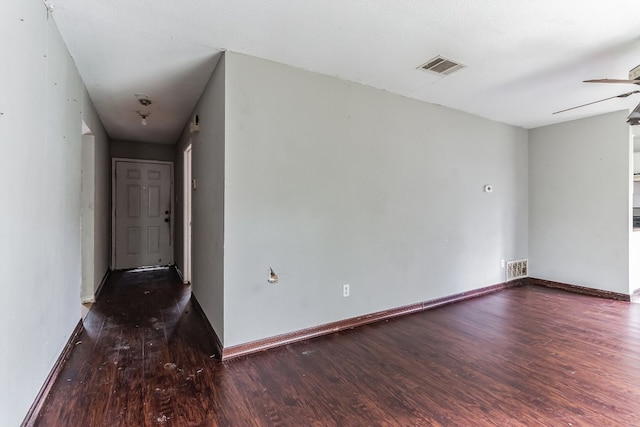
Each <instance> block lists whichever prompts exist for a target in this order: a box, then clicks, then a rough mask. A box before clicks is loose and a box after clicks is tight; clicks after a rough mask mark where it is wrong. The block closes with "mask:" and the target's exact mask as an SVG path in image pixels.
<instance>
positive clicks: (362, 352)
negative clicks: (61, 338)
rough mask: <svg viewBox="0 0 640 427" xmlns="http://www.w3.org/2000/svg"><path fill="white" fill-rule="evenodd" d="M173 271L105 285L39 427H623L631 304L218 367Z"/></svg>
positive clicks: (437, 322)
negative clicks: (533, 426) (562, 426)
mask: <svg viewBox="0 0 640 427" xmlns="http://www.w3.org/2000/svg"><path fill="white" fill-rule="evenodd" d="M190 292H191V290H190V288H189V287H188V286H184V285H183V284H182V283H181V281H180V279H179V277H178V275H177V274H176V272H175V271H174V270H172V269H161V270H151V271H141V272H115V273H113V274H111V275H110V277H109V280H108V282H107V283H106V284H105V286H104V289H103V291H102V293H101V295H100V298H99V300H98V301H97V302H96V304H94V306H93V307H92V309H91V311H90V312H89V314H88V315H87V317H86V319H85V321H84V331H83V332H82V334H81V335H80V337H79V339H78V343H77V344H76V345H75V347H74V349H73V351H72V353H71V355H70V357H69V360H68V361H67V363H66V365H65V366H64V367H63V368H62V371H61V374H60V376H59V377H58V378H57V380H56V382H55V383H54V385H53V387H52V388H51V391H50V393H49V395H48V396H47V398H46V400H45V402H44V404H43V406H42V409H41V411H40V414H39V415H38V417H37V420H36V425H38V426H67V425H68V426H95V427H99V426H149V427H152V426H153V427H155V426H257V427H261V426H322V427H325V426H467V425H469V426H485V425H486V426H532V425H536V426H559V425H564V426H631V425H638V424H640V421H639V420H640V370H639V369H637V367H638V366H640V306H638V305H636V304H631V303H626V302H621V301H611V300H604V299H598V298H593V297H589V296H584V295H578V294H571V293H568V292H565V291H562V290H558V289H550V288H543V287H535V286H524V287H515V288H509V289H506V290H503V291H501V292H497V293H493V294H489V295H485V296H482V297H479V298H475V299H471V300H467V301H462V302H459V303H455V304H450V305H446V306H442V307H438V308H435V309H431V310H428V311H425V312H422V313H414V314H411V315H407V316H404V317H401V318H396V319H390V320H387V321H383V322H379V323H374V324H370V325H366V326H362V327H359V328H355V329H353V330H345V331H341V332H338V333H335V334H332V335H328V336H324V337H319V338H315V339H311V340H307V341H302V342H299V343H295V344H290V345H287V346H283V347H280V348H276V349H272V350H269V351H266V352H262V353H257V354H253V355H250V356H244V357H239V358H237V359H232V360H228V361H224V362H221V361H219V360H216V359H215V358H214V357H213V355H214V354H215V351H216V343H215V338H214V337H212V336H210V335H209V332H208V328H207V325H206V323H205V321H204V319H202V318H201V317H200V315H199V312H198V311H196V310H194V309H193V307H192V305H191V300H190Z"/></svg>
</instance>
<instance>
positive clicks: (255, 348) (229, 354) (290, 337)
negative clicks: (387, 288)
mask: <svg viewBox="0 0 640 427" xmlns="http://www.w3.org/2000/svg"><path fill="white" fill-rule="evenodd" d="M520 284H521V282H520V281H512V282H507V283H499V284H497V285H491V286H487V287H484V288H479V289H474V290H471V291H467V292H461V293H458V294H454V295H450V296H446V297H442V298H437V299H434V300H429V301H424V302H419V303H415V304H409V305H405V306H402V307H397V308H392V309H389V310H383V311H378V312H376V313H371V314H365V315H363V316H358V317H351V318H349V319H344V320H339V321H337V322H331V323H326V324H324V325H319V326H314V327H312V328H306V329H301V330H299V331H294V332H290V333H286V334H282V335H277V336H274V337H270V338H265V339H261V340H257V341H252V342H248V343H244V344H239V345H235V346H230V347H226V348H225V347H223V348H222V360H228V359H231V358H234V357H239V356H245V355H248V354H251V353H256V352H259V351H263V350H268V349H271V348H275V347H280V346H282V345H286V344H291V343H294V342H298V341H303V340H306V339H310V338H315V337H319V336H321V335H327V334H332V333H334V332H339V331H343V330H345V329H353V328H357V327H358V326H363V325H366V324H369V323H374V322H380V321H382V320H386V319H391V318H394V317H399V316H405V315H407V314H411V313H415V312H418V311H424V310H428V309H431V308H435V307H440V306H443V305H445V304H451V303H454V302H459V301H464V300H466V299H470V298H475V297H479V296H481V295H486V294H489V293H492V292H497V291H500V290H502V289H506V288H509V287H512V286H518V285H520Z"/></svg>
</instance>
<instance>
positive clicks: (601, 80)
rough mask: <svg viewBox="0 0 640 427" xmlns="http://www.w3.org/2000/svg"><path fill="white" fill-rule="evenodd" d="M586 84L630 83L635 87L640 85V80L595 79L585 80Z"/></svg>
mask: <svg viewBox="0 0 640 427" xmlns="http://www.w3.org/2000/svg"><path fill="white" fill-rule="evenodd" d="M584 83H630V84H634V85H640V80H621V79H594V80H584Z"/></svg>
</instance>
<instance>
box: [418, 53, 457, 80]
mask: <svg viewBox="0 0 640 427" xmlns="http://www.w3.org/2000/svg"><path fill="white" fill-rule="evenodd" d="M461 68H464V65H462V64H458V63H457V62H454V61H452V60H450V59H447V58H444V57H442V56H436V57H435V58H433V59H430V60H429V61H427V62H426V63H425V64H422V65H421V66H419V67H418V69H420V70H424V71H429V72H431V73H434V74H439V75H441V76H446V75H448V74H451V73H453V72H454V71H458V70H459V69H461Z"/></svg>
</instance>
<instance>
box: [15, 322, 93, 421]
mask: <svg viewBox="0 0 640 427" xmlns="http://www.w3.org/2000/svg"><path fill="white" fill-rule="evenodd" d="M83 330H84V326H83V325H82V319H80V320H79V321H78V324H77V325H76V327H75V328H74V329H73V332H71V336H70V337H69V339H68V340H67V343H66V344H65V346H64V348H63V349H62V352H61V353H60V356H58V359H57V360H56V363H55V364H54V365H53V368H51V372H49V375H48V376H47V379H46V380H45V381H44V384H43V385H42V388H40V391H39V392H38V395H37V396H36V399H35V400H34V401H33V404H32V405H31V407H30V408H29V412H27V415H26V416H25V417H24V420H23V421H22V424H20V426H21V427H31V426H33V425H34V424H35V422H36V418H38V414H39V413H40V409H41V408H42V405H43V404H44V400H45V399H46V398H47V395H48V394H49V391H50V390H51V387H52V386H53V384H54V383H55V382H56V379H57V378H58V375H60V372H61V371H62V368H63V367H64V365H65V363H66V362H67V360H68V359H69V356H71V350H73V348H74V347H75V345H76V342H77V341H78V337H79V336H80V334H81V333H82V331H83Z"/></svg>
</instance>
